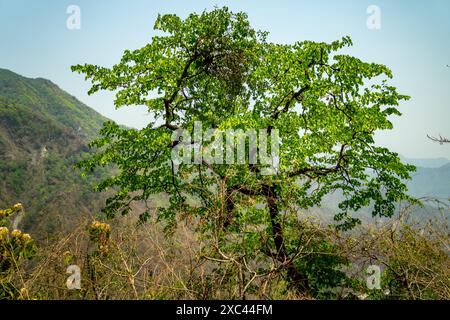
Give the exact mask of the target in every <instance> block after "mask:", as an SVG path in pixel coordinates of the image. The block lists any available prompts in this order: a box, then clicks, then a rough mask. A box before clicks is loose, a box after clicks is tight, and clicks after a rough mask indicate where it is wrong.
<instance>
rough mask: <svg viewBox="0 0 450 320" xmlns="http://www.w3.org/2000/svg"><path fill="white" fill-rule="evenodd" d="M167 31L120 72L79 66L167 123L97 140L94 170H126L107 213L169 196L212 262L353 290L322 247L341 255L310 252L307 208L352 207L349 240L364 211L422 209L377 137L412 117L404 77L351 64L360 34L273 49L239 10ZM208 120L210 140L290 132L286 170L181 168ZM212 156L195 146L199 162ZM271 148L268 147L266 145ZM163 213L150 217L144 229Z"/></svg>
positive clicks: (166, 213)
mask: <svg viewBox="0 0 450 320" xmlns="http://www.w3.org/2000/svg"><path fill="white" fill-rule="evenodd" d="M155 29H157V30H160V31H161V32H162V35H159V36H155V37H153V38H152V41H151V42H150V43H149V44H148V45H146V46H144V47H143V48H141V49H137V50H134V51H128V50H127V51H125V53H124V55H123V57H122V59H121V61H120V62H119V63H118V64H116V65H114V66H113V67H111V68H106V67H100V66H95V65H78V66H74V67H73V68H72V69H73V70H74V71H77V72H80V73H83V74H85V75H86V79H90V80H91V81H92V84H93V85H92V88H91V89H90V91H89V93H91V94H92V93H95V92H97V91H99V90H110V91H114V92H116V99H115V104H116V106H117V107H121V106H125V105H136V104H140V105H146V106H147V107H148V111H149V113H150V114H152V115H153V116H154V118H155V121H154V122H153V123H151V124H150V125H148V126H147V127H146V128H144V129H142V130H134V129H123V128H120V127H119V126H117V125H116V124H114V123H107V124H106V126H105V127H104V128H103V129H102V131H101V134H102V137H101V138H100V139H98V140H96V141H94V142H93V143H92V146H94V147H96V148H99V149H100V151H99V152H98V153H97V154H96V155H95V156H93V157H92V158H91V159H90V160H88V161H86V162H84V163H83V165H84V167H85V168H86V169H87V170H93V169H94V168H95V167H97V166H105V165H110V164H114V165H116V166H117V167H118V168H119V169H120V172H119V174H118V175H117V176H116V177H113V178H111V179H107V180H105V181H104V182H103V183H101V184H100V186H99V190H106V189H108V188H109V187H117V188H118V189H119V190H118V192H117V193H116V195H115V196H113V197H112V198H111V199H110V200H109V201H108V204H107V206H106V208H105V212H106V213H108V214H109V215H110V216H113V215H115V214H116V213H121V214H127V213H128V212H129V211H130V204H131V203H132V202H133V201H142V200H149V199H151V197H152V196H157V195H160V194H162V193H165V194H167V195H168V203H167V205H165V206H163V207H160V208H158V209H157V210H156V215H157V216H158V218H159V220H161V221H165V224H166V226H167V228H168V230H170V228H173V227H174V226H175V225H176V223H177V221H179V219H189V221H191V222H195V223H196V224H197V226H198V229H197V231H198V232H199V235H200V236H201V237H203V239H204V243H205V244H207V245H206V246H205V250H207V251H208V254H209V255H210V256H212V258H214V259H218V260H219V261H224V262H227V261H228V262H230V261H238V262H239V263H237V264H236V267H237V268H241V267H242V266H243V265H246V263H247V262H246V261H252V262H254V263H255V264H256V265H255V268H256V269H257V271H255V272H257V273H259V272H261V273H264V272H268V270H267V268H269V266H272V267H273V263H275V267H276V268H279V269H280V270H284V272H285V274H286V276H287V279H288V281H289V283H290V285H291V286H292V287H294V288H296V290H297V291H298V292H301V293H312V294H317V290H316V288H317V287H323V286H326V285H324V284H328V286H329V287H335V286H337V285H338V284H339V285H343V282H345V279H343V278H342V277H341V276H340V274H339V272H337V271H336V268H337V267H338V265H339V264H340V263H341V261H339V259H338V260H336V259H334V258H332V256H330V257H329V258H325V257H324V256H316V255H314V254H312V253H313V252H315V250H316V249H317V248H321V250H320V251H321V252H323V251H325V252H334V249H333V246H332V245H331V244H330V243H327V242H326V241H325V240H323V241H319V242H317V243H314V244H310V243H304V242H302V239H303V238H302V235H304V234H305V232H306V231H305V230H304V229H303V226H302V224H301V223H300V222H299V220H298V210H301V209H307V208H311V207H313V206H315V205H318V204H320V202H321V200H322V198H323V197H324V196H325V195H327V194H329V193H331V192H334V191H336V190H339V191H340V192H342V193H343V195H344V200H343V201H342V202H341V203H340V204H339V209H338V210H337V213H336V215H335V220H336V226H337V227H338V228H339V229H343V230H346V229H350V228H352V227H354V226H355V225H357V224H358V223H359V219H358V218H357V217H355V216H353V215H352V213H353V212H355V211H357V210H358V209H360V208H362V207H367V206H371V208H372V214H373V215H374V216H386V217H389V216H391V215H392V214H393V213H394V210H395V203H397V202H399V201H402V200H411V199H410V198H409V197H408V196H407V195H406V187H405V185H404V183H403V182H402V180H404V179H408V178H409V172H410V171H411V170H413V167H412V166H408V165H404V164H402V163H401V162H400V159H399V157H398V155H397V154H395V153H393V152H391V151H389V150H388V149H386V148H382V147H379V146H377V145H375V143H374V139H373V136H374V133H375V131H377V130H387V129H391V128H392V123H391V122H390V121H389V116H391V115H400V112H399V111H398V109H397V106H398V104H399V103H400V102H401V101H402V100H406V99H408V97H407V96H404V95H401V94H399V93H397V91H396V88H395V87H393V86H391V85H390V84H389V82H388V79H389V78H392V73H391V71H390V70H389V69H388V68H387V67H386V66H384V65H381V64H375V63H366V62H363V61H361V60H360V59H358V58H355V57H352V56H349V55H344V54H339V50H340V49H343V48H344V47H347V46H350V45H351V44H352V42H351V40H350V38H348V37H344V38H342V39H341V40H338V41H334V42H332V43H316V42H312V41H302V42H296V43H294V44H277V43H271V42H268V41H267V33H265V32H260V31H255V30H254V29H253V28H252V27H251V26H250V24H249V22H248V20H247V16H246V14H244V13H232V12H230V11H229V10H228V9H227V8H221V9H215V10H213V11H211V12H203V13H202V14H191V15H189V17H187V18H186V19H185V20H182V19H180V18H179V17H177V16H176V15H172V14H168V15H161V16H159V17H158V19H157V20H156V23H155ZM196 121H200V122H201V123H202V127H203V131H205V130H206V129H207V128H212V129H217V130H220V131H225V130H230V129H233V130H237V129H242V130H244V131H246V130H250V129H253V130H266V131H267V132H268V133H271V132H273V131H274V130H278V132H279V136H280V139H281V141H282V142H281V146H280V154H279V159H277V160H278V161H279V167H278V170H277V171H276V174H272V175H266V174H264V173H263V170H265V169H267V166H266V165H263V164H261V163H258V164H254V163H250V161H249V159H248V158H247V159H246V160H245V162H244V163H243V164H242V163H238V164H236V163H235V164H232V165H229V164H223V163H222V164H221V163H217V162H215V163H211V162H208V161H205V160H204V159H203V160H202V161H198V162H196V163H190V164H186V163H182V164H179V167H177V168H175V167H174V162H173V158H172V157H171V156H172V151H173V148H174V147H176V145H177V143H174V142H173V141H172V140H173V139H172V137H173V133H174V132H176V131H177V130H178V129H186V130H191V131H192V130H193V129H194V126H195V122H196ZM233 139H234V138H233ZM187 142H188V143H190V142H189V141H187ZM184 143H186V141H184ZM205 148H206V146H203V149H202V148H199V147H198V146H195V145H194V146H193V147H192V149H191V152H192V153H199V152H204V149H205ZM260 148H267V146H264V145H263V144H262V143H261V142H260V141H259V142H258V149H260ZM269 148H271V147H269ZM223 149H225V147H224V145H220V144H219V146H218V150H223ZM216 150H217V149H216ZM270 150H271V149H270ZM249 152H250V151H249ZM269 152H270V151H269ZM151 214H152V212H151V211H150V210H149V211H145V212H143V213H142V214H141V220H143V221H145V220H146V219H147V218H148V217H149V216H151ZM310 245H313V248H310V247H309V246H310ZM322 249H324V250H322ZM305 250H306V252H305ZM307 252H309V253H307ZM274 261H276V262H274ZM256 266H258V267H256ZM324 266H325V267H324ZM265 268H266V269H265ZM317 270H321V271H322V272H325V273H326V275H325V276H324V279H317ZM250 274H251V272H250ZM313 275H314V276H313ZM336 277H337V278H336ZM325 278H326V279H325ZM330 278H331V280H330ZM340 278H342V279H341V280H342V281H341V280H339V279H340ZM318 282H320V284H319V285H318V284H317V283H318ZM243 289H248V288H243Z"/></svg>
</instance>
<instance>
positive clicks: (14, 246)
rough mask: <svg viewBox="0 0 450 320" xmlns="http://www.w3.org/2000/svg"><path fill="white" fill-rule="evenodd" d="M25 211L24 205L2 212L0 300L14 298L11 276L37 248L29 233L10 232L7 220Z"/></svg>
mask: <svg viewBox="0 0 450 320" xmlns="http://www.w3.org/2000/svg"><path fill="white" fill-rule="evenodd" d="M22 209H23V207H22V204H20V203H17V204H15V205H14V206H12V207H10V208H8V209H4V210H0V298H5V297H6V298H7V297H14V295H15V290H14V286H13V285H12V284H11V283H10V280H9V279H10V278H9V276H10V275H11V274H12V273H14V272H15V271H16V270H18V268H19V266H20V264H21V263H22V262H23V261H24V260H26V259H30V258H31V257H32V256H33V255H34V253H35V251H36V247H35V244H34V241H33V240H32V239H31V236H30V235H29V234H28V233H23V232H22V231H20V230H17V229H14V230H9V228H8V227H7V226H6V225H7V222H8V220H7V218H9V217H10V216H11V215H13V214H14V213H16V212H19V211H21V210H22Z"/></svg>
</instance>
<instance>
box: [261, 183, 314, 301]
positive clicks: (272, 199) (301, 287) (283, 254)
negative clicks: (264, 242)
mask: <svg viewBox="0 0 450 320" xmlns="http://www.w3.org/2000/svg"><path fill="white" fill-rule="evenodd" d="M265 194H266V199H267V205H268V207H269V212H270V222H271V224H272V238H273V241H274V243H275V248H276V251H277V252H276V258H277V260H278V261H280V262H282V263H285V262H287V261H290V257H289V254H288V253H287V251H286V247H285V245H284V238H283V228H282V226H281V224H280V222H279V220H278V217H279V215H278V204H277V202H278V195H277V194H276V192H275V188H274V187H267V188H266V190H265ZM285 268H286V271H287V276H288V279H289V282H290V285H291V287H292V288H294V289H295V290H296V291H297V292H298V293H301V294H305V293H307V292H308V291H309V285H308V278H307V277H306V276H305V275H302V274H300V273H299V271H298V270H297V269H296V268H295V266H294V264H293V262H292V261H290V262H288V263H287V264H286V266H285Z"/></svg>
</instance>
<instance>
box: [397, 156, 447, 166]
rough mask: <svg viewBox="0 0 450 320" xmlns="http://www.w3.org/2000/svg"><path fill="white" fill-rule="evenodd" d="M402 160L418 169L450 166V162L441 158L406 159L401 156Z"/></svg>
mask: <svg viewBox="0 0 450 320" xmlns="http://www.w3.org/2000/svg"><path fill="white" fill-rule="evenodd" d="M400 159H401V160H402V162H404V163H409V164H412V165H415V166H416V167H422V168H439V167H442V166H445V165H447V164H450V160H449V159H447V158H444V157H440V158H430V159H425V158H422V159H418V158H406V157H403V156H400Z"/></svg>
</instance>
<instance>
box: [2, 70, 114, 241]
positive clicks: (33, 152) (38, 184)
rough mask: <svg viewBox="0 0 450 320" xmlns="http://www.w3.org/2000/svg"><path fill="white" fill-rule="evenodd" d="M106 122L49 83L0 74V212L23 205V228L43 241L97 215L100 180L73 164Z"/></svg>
mask: <svg viewBox="0 0 450 320" xmlns="http://www.w3.org/2000/svg"><path fill="white" fill-rule="evenodd" d="M105 120H107V119H106V118H105V117H103V116H101V115H100V114H99V113H97V112H96V111H94V110H93V109H91V108H89V107H88V106H86V105H84V104H83V103H81V102H80V101H78V100H77V99H76V98H75V97H73V96H71V95H70V94H68V93H66V92H65V91H63V90H61V89H60V88H59V87H58V86H57V85H55V84H54V83H52V82H51V81H49V80H45V79H41V78H38V79H29V78H25V77H22V76H20V75H18V74H15V73H13V72H11V71H9V70H4V69H0V208H1V207H8V206H10V205H11V204H13V203H16V202H21V203H23V205H24V208H25V214H24V217H23V219H22V222H21V227H22V228H23V229H25V230H27V231H30V232H33V233H34V234H36V232H38V233H39V235H40V236H41V237H42V238H44V237H46V236H47V235H48V234H52V233H53V232H54V231H55V230H69V229H70V227H71V225H72V224H73V222H75V220H76V219H78V218H79V217H80V216H83V215H87V214H95V213H96V212H98V210H99V209H100V207H101V205H102V204H103V201H104V196H102V195H99V194H96V193H93V192H92V186H93V185H94V183H95V180H96V177H89V178H81V176H80V172H79V171H78V170H76V169H74V167H73V165H74V164H75V163H76V162H77V161H78V160H79V159H80V156H81V155H82V154H83V153H84V152H88V150H89V148H88V147H87V144H88V142H89V141H90V140H92V139H93V138H94V137H95V136H96V135H97V134H98V132H99V130H100V128H101V127H102V124H103V122H104V121H105ZM98 175H102V173H100V174H98ZM98 175H97V178H98V177H99V176H98Z"/></svg>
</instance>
